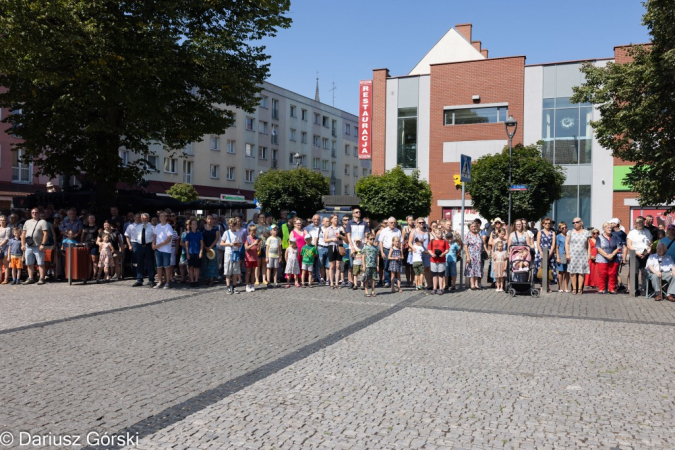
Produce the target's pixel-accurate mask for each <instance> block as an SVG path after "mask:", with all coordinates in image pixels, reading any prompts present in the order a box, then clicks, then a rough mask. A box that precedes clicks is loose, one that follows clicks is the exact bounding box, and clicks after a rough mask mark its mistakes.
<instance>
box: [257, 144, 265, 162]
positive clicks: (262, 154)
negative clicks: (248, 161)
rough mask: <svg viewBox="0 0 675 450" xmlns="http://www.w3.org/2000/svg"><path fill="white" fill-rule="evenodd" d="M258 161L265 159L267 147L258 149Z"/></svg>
mask: <svg viewBox="0 0 675 450" xmlns="http://www.w3.org/2000/svg"><path fill="white" fill-rule="evenodd" d="M258 159H267V147H258Z"/></svg>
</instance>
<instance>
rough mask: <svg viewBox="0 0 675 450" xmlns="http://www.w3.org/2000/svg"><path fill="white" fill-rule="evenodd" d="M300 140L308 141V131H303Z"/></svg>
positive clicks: (304, 142)
mask: <svg viewBox="0 0 675 450" xmlns="http://www.w3.org/2000/svg"><path fill="white" fill-rule="evenodd" d="M300 142H301V143H302V144H306V143H307V132H306V131H303V132H302V134H301V135H300Z"/></svg>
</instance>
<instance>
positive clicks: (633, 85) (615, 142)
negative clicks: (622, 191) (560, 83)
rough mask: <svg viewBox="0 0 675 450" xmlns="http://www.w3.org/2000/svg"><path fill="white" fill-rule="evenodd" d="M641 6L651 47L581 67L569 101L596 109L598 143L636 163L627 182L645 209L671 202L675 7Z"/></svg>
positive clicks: (674, 191)
mask: <svg viewBox="0 0 675 450" xmlns="http://www.w3.org/2000/svg"><path fill="white" fill-rule="evenodd" d="M644 4H645V5H646V7H647V12H646V14H645V15H644V16H643V20H642V23H643V24H644V25H646V26H647V27H648V28H649V33H650V35H651V38H652V45H648V46H641V45H638V46H633V47H630V48H629V49H628V54H629V55H630V56H631V57H632V59H633V61H632V62H628V63H625V64H616V63H611V62H610V63H607V65H606V66H605V67H595V66H593V65H591V64H586V65H584V66H583V68H582V72H583V73H584V75H585V76H586V82H585V83H584V84H583V85H582V86H580V87H577V88H575V94H574V96H573V97H572V100H571V101H573V102H590V103H593V104H596V105H598V109H599V110H600V119H599V120H597V121H594V122H593V123H592V126H593V128H594V129H595V133H596V135H597V139H598V142H599V143H600V145H602V146H603V147H605V148H608V149H610V150H611V151H612V154H613V155H614V156H615V157H618V158H621V159H622V160H624V161H630V162H634V163H635V166H633V167H632V168H631V170H630V172H629V173H628V175H627V176H626V178H625V182H626V184H627V185H628V186H630V189H631V190H632V191H634V192H637V193H638V196H639V198H638V200H639V202H640V204H641V205H643V206H647V205H659V204H663V203H666V204H667V203H671V202H673V201H674V200H675V120H673V117H675V27H673V23H674V22H675V4H674V2H673V1H672V0H650V1H648V2H644Z"/></svg>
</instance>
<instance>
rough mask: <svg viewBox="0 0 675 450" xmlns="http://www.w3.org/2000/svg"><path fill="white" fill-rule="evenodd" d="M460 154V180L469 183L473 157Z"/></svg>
mask: <svg viewBox="0 0 675 450" xmlns="http://www.w3.org/2000/svg"><path fill="white" fill-rule="evenodd" d="M460 156H461V161H460V173H459V180H460V181H461V182H463V183H469V182H470V181H471V157H470V156H466V155H460Z"/></svg>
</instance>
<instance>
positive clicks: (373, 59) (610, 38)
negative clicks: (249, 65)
mask: <svg viewBox="0 0 675 450" xmlns="http://www.w3.org/2000/svg"><path fill="white" fill-rule="evenodd" d="M508 3H510V4H509V5H507V2H504V1H500V0H464V1H456V0H444V1H437V0H418V1H412V2H411V1H401V0H361V1H355V0H341V1H329V0H292V3H291V10H290V14H289V15H290V17H291V18H292V19H293V24H292V26H291V28H290V29H287V30H281V31H280V32H279V33H278V35H277V37H275V38H270V39H265V40H264V41H263V43H264V44H265V45H266V46H267V53H268V54H269V55H271V57H272V58H271V60H270V62H271V75H270V77H269V79H268V81H269V82H270V83H273V84H276V85H278V86H281V87H283V88H286V89H289V90H291V91H294V92H297V93H299V94H302V95H306V96H309V97H313V96H314V89H315V85H316V76H317V75H316V73H317V71H318V72H319V87H320V95H321V100H322V101H323V102H324V103H328V104H332V101H333V100H332V92H330V89H331V87H332V83H333V82H335V85H336V87H337V89H336V91H335V106H336V107H338V108H341V109H344V110H346V111H348V112H351V113H353V114H356V113H357V110H358V83H359V80H361V79H370V78H372V69H377V68H388V69H389V71H390V73H391V75H405V74H407V73H408V72H409V71H410V70H411V69H412V68H413V67H414V66H415V64H417V62H418V61H419V60H420V59H421V58H422V57H423V56H424V55H425V54H426V52H427V51H428V50H429V49H430V48H431V47H433V45H434V44H435V43H436V42H437V41H438V40H439V39H440V38H441V37H442V36H443V35H444V34H445V32H446V31H447V30H448V29H450V28H451V27H453V26H455V25H456V24H459V23H472V24H473V39H474V40H480V41H482V43H483V48H487V49H488V50H489V52H490V57H500V56H515V55H525V56H527V61H526V63H527V64H537V63H544V62H555V61H569V60H577V59H586V58H588V59H592V58H606V57H612V56H614V46H616V45H624V44H630V43H641V42H647V41H649V34H648V30H647V28H646V27H644V26H643V25H642V24H641V22H642V15H643V13H644V7H643V5H642V2H641V1H638V0H556V1H551V0H515V1H511V2H508Z"/></svg>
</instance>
